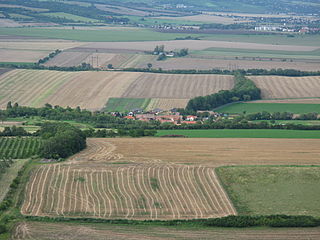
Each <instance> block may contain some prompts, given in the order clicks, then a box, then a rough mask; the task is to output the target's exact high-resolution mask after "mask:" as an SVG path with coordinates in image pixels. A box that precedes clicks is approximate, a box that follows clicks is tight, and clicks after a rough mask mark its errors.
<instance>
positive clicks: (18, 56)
mask: <svg viewBox="0 0 320 240" xmlns="http://www.w3.org/2000/svg"><path fill="white" fill-rule="evenodd" d="M49 53H50V52H49V51H31V50H6V49H0V62H30V63H35V62H38V61H39V59H41V58H44V57H46V56H48V55H49Z"/></svg>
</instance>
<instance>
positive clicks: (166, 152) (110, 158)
mask: <svg viewBox="0 0 320 240" xmlns="http://www.w3.org/2000/svg"><path fill="white" fill-rule="evenodd" d="M319 145H320V140H318V139H236V138H230V139H215V138H197V139H196V138H178V139H177V138H141V139H135V138H115V139H88V148H87V149H86V150H84V151H83V152H81V153H79V154H77V155H75V156H74V157H72V158H71V160H70V161H69V162H70V163H86V162H90V163H108V162H114V163H117V162H120V163H121V162H132V163H140V162H142V163H155V164H158V163H176V164H184V163H186V164H196V165H197V164H201V165H205V166H208V167H218V166H225V165H288V164H292V165H306V164H307V165H312V164H315V165H317V164H319V162H320V161H319V156H320V149H319Z"/></svg>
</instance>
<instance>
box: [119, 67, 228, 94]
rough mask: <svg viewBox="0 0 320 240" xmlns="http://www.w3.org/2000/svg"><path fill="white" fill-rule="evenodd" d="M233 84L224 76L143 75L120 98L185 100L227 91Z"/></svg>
mask: <svg viewBox="0 0 320 240" xmlns="http://www.w3.org/2000/svg"><path fill="white" fill-rule="evenodd" d="M233 84H234V80H233V77H232V76H225V75H204V74H203V75H197V74H191V75H190V74H189V75H187V74H179V75H177V74H150V73H145V74H143V75H141V76H140V77H139V78H137V79H136V80H135V81H134V82H133V83H131V85H130V86H129V87H128V89H127V91H126V92H125V93H124V94H123V95H122V97H126V98H135V97H139V98H176V99H187V98H193V97H196V96H205V95H208V94H212V93H216V92H218V91H220V90H228V89H231V88H232V87H233Z"/></svg>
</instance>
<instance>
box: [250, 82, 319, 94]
mask: <svg viewBox="0 0 320 240" xmlns="http://www.w3.org/2000/svg"><path fill="white" fill-rule="evenodd" d="M250 78H251V79H252V80H253V81H254V82H255V84H256V85H257V87H258V88H260V89H261V90H262V97H263V98H267V99H268V98H304V97H308V98H311V97H320V76H312V77H282V76H257V77H250Z"/></svg>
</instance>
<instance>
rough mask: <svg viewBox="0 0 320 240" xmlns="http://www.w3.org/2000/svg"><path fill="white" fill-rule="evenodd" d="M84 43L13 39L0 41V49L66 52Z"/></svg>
mask: <svg viewBox="0 0 320 240" xmlns="http://www.w3.org/2000/svg"><path fill="white" fill-rule="evenodd" d="M82 44H83V43H80V42H75V41H68V40H59V39H57V40H54V39H53V40H52V39H33V38H30V39H28V38H23V37H22V38H19V37H17V38H12V39H10V38H9V39H7V38H5V39H0V49H7V50H32V51H54V50H56V49H60V50H65V49H68V48H74V47H78V46H81V45H82Z"/></svg>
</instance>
